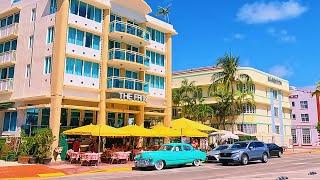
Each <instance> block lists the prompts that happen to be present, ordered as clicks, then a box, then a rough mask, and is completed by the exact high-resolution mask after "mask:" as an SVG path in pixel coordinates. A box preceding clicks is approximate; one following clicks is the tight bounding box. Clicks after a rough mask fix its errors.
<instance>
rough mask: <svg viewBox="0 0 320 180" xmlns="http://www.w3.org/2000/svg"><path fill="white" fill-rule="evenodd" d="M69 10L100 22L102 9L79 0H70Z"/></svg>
mask: <svg viewBox="0 0 320 180" xmlns="http://www.w3.org/2000/svg"><path fill="white" fill-rule="evenodd" d="M70 12H71V13H72V14H75V15H79V16H81V17H84V18H87V19H91V20H94V21H96V22H99V23H101V21H102V10H101V9H99V8H97V7H94V6H92V5H90V4H87V3H84V2H82V1H79V0H70Z"/></svg>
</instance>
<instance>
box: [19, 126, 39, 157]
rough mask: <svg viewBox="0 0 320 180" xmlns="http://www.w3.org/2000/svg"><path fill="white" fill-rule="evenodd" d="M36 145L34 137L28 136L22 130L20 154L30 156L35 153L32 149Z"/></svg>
mask: <svg viewBox="0 0 320 180" xmlns="http://www.w3.org/2000/svg"><path fill="white" fill-rule="evenodd" d="M34 145H35V141H34V137H27V136H26V135H25V134H24V132H21V143H20V146H19V151H18V155H19V156H28V155H33V153H32V149H33V147H34Z"/></svg>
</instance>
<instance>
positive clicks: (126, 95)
mask: <svg viewBox="0 0 320 180" xmlns="http://www.w3.org/2000/svg"><path fill="white" fill-rule="evenodd" d="M119 95H120V97H119V98H120V99H125V100H132V101H141V102H146V101H147V97H146V96H143V95H140V94H133V93H124V92H119Z"/></svg>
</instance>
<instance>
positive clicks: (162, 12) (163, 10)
mask: <svg viewBox="0 0 320 180" xmlns="http://www.w3.org/2000/svg"><path fill="white" fill-rule="evenodd" d="M169 14H170V5H169V6H167V7H161V6H159V7H158V12H157V14H156V15H157V16H163V17H164V19H165V21H167V23H170V20H169Z"/></svg>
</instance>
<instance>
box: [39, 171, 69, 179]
mask: <svg viewBox="0 0 320 180" xmlns="http://www.w3.org/2000/svg"><path fill="white" fill-rule="evenodd" d="M37 175H38V176H39V177H40V178H47V177H62V176H65V175H66V174H64V173H62V172H58V173H45V174H37Z"/></svg>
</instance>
